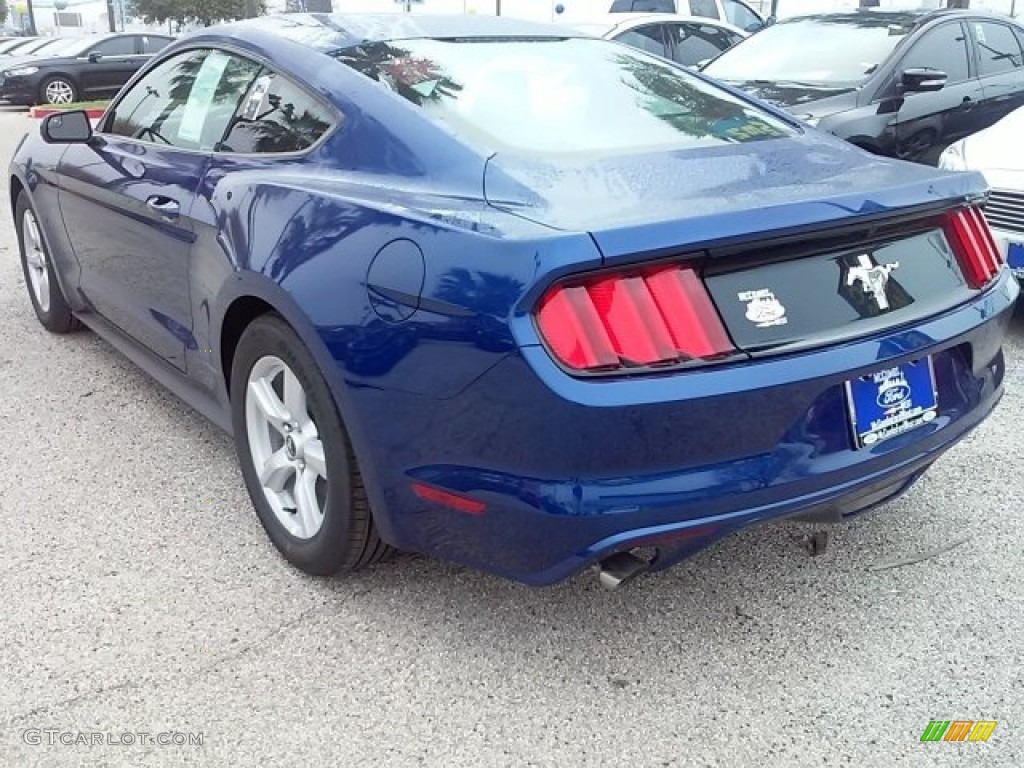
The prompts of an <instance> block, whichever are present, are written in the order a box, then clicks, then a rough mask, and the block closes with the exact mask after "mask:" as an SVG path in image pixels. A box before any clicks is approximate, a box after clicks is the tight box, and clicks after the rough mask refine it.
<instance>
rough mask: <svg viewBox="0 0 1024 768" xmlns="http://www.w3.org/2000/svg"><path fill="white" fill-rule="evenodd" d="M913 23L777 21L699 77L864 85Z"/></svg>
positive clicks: (854, 17) (856, 18)
mask: <svg viewBox="0 0 1024 768" xmlns="http://www.w3.org/2000/svg"><path fill="white" fill-rule="evenodd" d="M912 28H913V21H912V20H909V19H905V18H894V17H889V18H886V16H885V15H884V14H873V15H872V14H856V13H850V14H834V15H829V16H809V17H806V18H800V19H790V20H784V21H780V22H778V23H777V24H774V25H772V26H770V27H767V28H766V29H763V30H761V31H760V32H758V33H757V34H756V35H753V36H751V37H749V38H747V39H746V40H744V41H743V42H741V43H740V44H739V45H737V46H736V47H734V48H731V49H730V50H728V51H726V52H725V53H723V54H722V55H721V56H719V57H718V58H717V59H715V60H714V61H713V62H711V64H709V65H708V66H707V67H706V68H705V70H704V72H705V73H706V74H708V75H710V76H711V77H715V78H718V79H719V80H728V81H731V82H749V81H753V80H766V81H768V82H773V83H780V82H783V83H784V82H790V83H799V84H806V85H825V86H828V85H836V86H849V85H857V84H859V83H862V82H864V80H866V79H867V78H868V77H869V76H870V75H871V74H872V73H874V71H875V70H876V69H877V68H878V67H879V65H881V64H882V62H884V61H885V60H886V58H888V56H889V55H890V54H891V53H892V52H893V49H895V48H896V45H897V44H898V43H899V42H900V41H901V40H902V39H903V38H904V37H906V36H907V34H909V33H910V31H911V30H912Z"/></svg>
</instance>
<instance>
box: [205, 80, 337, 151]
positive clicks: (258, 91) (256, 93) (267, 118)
mask: <svg viewBox="0 0 1024 768" xmlns="http://www.w3.org/2000/svg"><path fill="white" fill-rule="evenodd" d="M330 126H331V113H330V111H329V110H328V108H327V107H325V106H324V105H323V104H322V103H321V102H320V101H319V100H318V99H316V98H315V97H314V96H312V95H311V94H309V93H307V92H306V91H305V90H304V89H303V88H300V87H299V86H297V85H295V84H294V83H292V82H291V81H290V80H288V79H287V78H285V77H282V76H281V75H278V74H274V73H265V74H262V75H260V77H259V78H258V79H257V80H256V82H255V83H254V84H253V87H252V90H251V92H250V93H249V94H248V96H246V98H245V101H244V103H243V104H242V106H241V108H240V109H239V112H238V114H237V115H236V117H235V119H234V121H233V122H232V124H231V128H230V130H229V131H228V134H227V136H225V138H224V141H223V142H222V143H221V144H220V146H219V147H218V150H219V151H222V152H240V153H245V154H249V153H254V152H257V153H262V152H301V151H302V150H304V149H307V148H308V147H310V146H312V145H313V144H315V143H316V141H317V140H318V139H319V138H320V137H321V136H323V135H324V134H325V133H326V132H327V130H328V129H329V128H330Z"/></svg>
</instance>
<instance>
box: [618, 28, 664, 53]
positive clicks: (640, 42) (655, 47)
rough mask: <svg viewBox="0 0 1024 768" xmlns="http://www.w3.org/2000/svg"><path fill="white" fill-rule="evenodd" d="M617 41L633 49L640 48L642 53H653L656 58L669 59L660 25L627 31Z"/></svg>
mask: <svg viewBox="0 0 1024 768" xmlns="http://www.w3.org/2000/svg"><path fill="white" fill-rule="evenodd" d="M615 40H616V42H619V43H625V44H626V45H629V46H632V47H633V48H639V49H640V50H641V51H647V53H653V54H654V55H655V56H664V57H668V51H667V50H666V49H665V36H664V34H663V33H662V28H661V25H659V24H650V25H648V26H646V27H637V28H636V29H629V30H626V31H625V32H623V33H622V34H621V35H619V36H618V37H616V38H615Z"/></svg>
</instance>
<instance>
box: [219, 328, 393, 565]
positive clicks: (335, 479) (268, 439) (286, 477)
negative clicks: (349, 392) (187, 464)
mask: <svg viewBox="0 0 1024 768" xmlns="http://www.w3.org/2000/svg"><path fill="white" fill-rule="evenodd" d="M231 408H232V421H233V427H234V435H235V448H236V451H237V453H238V459H239V462H240V464H241V467H242V476H243V477H244V479H245V485H246V488H247V489H248V491H249V496H250V498H251V499H252V502H253V505H254V506H255V508H256V514H257V515H258V516H259V518H260V522H261V523H262V524H263V527H264V529H265V530H266V532H267V535H268V536H269V537H270V540H271V541H272V542H273V543H274V546H276V547H277V549H278V550H279V551H280V552H281V554H282V555H284V557H285V558H286V559H287V560H288V561H289V562H290V563H292V564H293V565H295V566H296V567H298V568H299V569H301V570H303V571H305V572H306V573H310V574H313V575H316V576H328V575H330V574H333V573H337V572H339V571H353V570H356V569H358V568H361V567H362V566H365V565H368V564H370V563H373V562H376V561H378V560H381V559H382V558H383V557H384V556H385V555H387V554H388V553H389V552H390V548H389V547H388V546H387V545H386V544H384V542H383V541H381V539H380V536H379V535H378V534H377V530H376V528H375V526H374V523H373V516H372V515H371V513H370V507H369V504H368V502H367V498H366V491H365V489H364V488H363V483H362V478H361V477H360V474H359V469H358V467H357V466H356V460H355V455H354V454H353V452H352V446H351V443H350V442H349V439H348V435H347V434H346V432H345V428H344V426H343V424H342V421H341V417H340V415H339V414H338V410H337V408H336V407H335V404H334V399H333V397H332V396H331V392H330V389H329V388H328V386H327V382H326V381H324V378H323V376H322V375H321V373H320V370H319V368H318V367H317V365H316V361H315V360H314V359H313V356H312V355H311V354H310V353H309V351H308V350H307V349H306V348H305V346H304V345H303V344H302V341H301V340H300V339H299V337H298V335H297V334H296V333H295V332H294V331H293V330H292V329H291V328H290V327H289V326H288V324H287V323H285V322H284V320H283V319H281V318H280V317H279V316H277V315H263V316H262V317H259V318H257V319H256V320H254V321H253V322H252V323H251V324H250V325H249V327H248V328H246V329H245V332H244V333H243V334H242V337H241V339H240V340H239V342H238V346H237V348H236V349H235V356H234V361H233V363H232V367H231Z"/></svg>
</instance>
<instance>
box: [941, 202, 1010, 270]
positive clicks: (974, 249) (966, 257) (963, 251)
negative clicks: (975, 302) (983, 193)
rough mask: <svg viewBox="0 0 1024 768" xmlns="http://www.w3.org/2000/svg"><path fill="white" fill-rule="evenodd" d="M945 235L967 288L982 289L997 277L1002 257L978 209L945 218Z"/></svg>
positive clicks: (965, 210)
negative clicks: (946, 232) (946, 221)
mask: <svg viewBox="0 0 1024 768" xmlns="http://www.w3.org/2000/svg"><path fill="white" fill-rule="evenodd" d="M948 229H949V234H950V235H951V239H952V241H953V243H952V245H953V248H954V250H955V251H956V255H957V260H958V261H959V262H960V269H961V270H962V271H963V273H964V278H965V279H966V280H967V284H968V285H969V286H970V287H971V288H984V287H985V286H986V285H988V284H989V283H990V282H992V278H994V277H995V276H996V275H998V274H999V270H1000V268H1001V267H1002V264H1003V256H1002V253H1001V252H1000V250H999V246H997V245H996V241H995V240H994V239H993V237H992V232H991V230H989V228H988V222H986V221H985V217H984V216H983V215H982V213H981V210H980V209H978V208H964V209H962V210H959V211H955V212H954V213H952V214H950V216H949V227H948Z"/></svg>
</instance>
